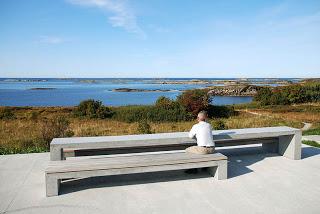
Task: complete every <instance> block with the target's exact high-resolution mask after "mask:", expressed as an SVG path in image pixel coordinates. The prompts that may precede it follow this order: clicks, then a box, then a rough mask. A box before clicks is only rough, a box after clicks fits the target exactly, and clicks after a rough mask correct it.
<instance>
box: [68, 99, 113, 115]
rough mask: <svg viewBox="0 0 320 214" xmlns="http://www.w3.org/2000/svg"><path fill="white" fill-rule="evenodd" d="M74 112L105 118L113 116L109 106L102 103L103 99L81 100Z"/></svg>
mask: <svg viewBox="0 0 320 214" xmlns="http://www.w3.org/2000/svg"><path fill="white" fill-rule="evenodd" d="M74 114H75V115H76V116H78V117H86V118H100V119H104V118H108V117H111V116H112V114H113V113H112V111H111V110H110V109H109V108H108V107H107V106H104V105H102V102H101V101H99V100H92V99H89V100H84V101H81V102H80V104H79V105H78V106H77V108H76V110H75V112H74Z"/></svg>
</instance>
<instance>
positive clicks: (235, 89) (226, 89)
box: [208, 85, 261, 96]
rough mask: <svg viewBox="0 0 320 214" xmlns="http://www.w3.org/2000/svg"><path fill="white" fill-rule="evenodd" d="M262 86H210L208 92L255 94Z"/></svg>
mask: <svg viewBox="0 0 320 214" xmlns="http://www.w3.org/2000/svg"><path fill="white" fill-rule="evenodd" d="M260 88H261V86H256V85H233V86H231V85H230V86H215V87H210V88H208V89H209V92H208V94H211V95H213V96H255V95H256V94H257V92H258V90H259V89H260Z"/></svg>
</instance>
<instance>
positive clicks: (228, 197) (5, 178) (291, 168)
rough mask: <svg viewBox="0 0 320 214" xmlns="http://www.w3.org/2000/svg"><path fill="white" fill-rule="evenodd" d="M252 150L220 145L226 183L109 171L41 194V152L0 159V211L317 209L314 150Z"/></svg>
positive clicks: (319, 168) (177, 174)
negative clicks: (298, 156)
mask: <svg viewBox="0 0 320 214" xmlns="http://www.w3.org/2000/svg"><path fill="white" fill-rule="evenodd" d="M257 152H260V148H238V149H233V150H228V149H223V150H222V153H224V154H226V155H227V156H228V157H229V160H230V162H229V167H228V173H229V178H228V179H227V180H221V181H217V180H214V179H212V178H211V177H210V176H209V175H208V174H207V173H206V172H202V173H200V174H197V175H186V174H184V173H183V172H182V171H172V172H161V173H148V174H137V175H127V176H109V177H97V178H88V179H82V180H74V181H71V182H67V183H63V184H62V186H61V190H62V192H61V195H59V196H56V197H50V198H47V197H45V183H44V169H45V167H46V165H47V163H48V161H49V153H39V154H21V155H5V156H0V213H46V214H50V213H77V214H81V213H130V214H134V213H147V214H149V213H181V214H187V213H290V214H293V213H305V214H307V213H319V210H320V203H319V202H320V199H319V198H320V184H319V180H320V149H317V148H314V147H310V146H306V145H303V148H302V160H290V159H287V158H284V157H282V156H278V155H277V154H263V153H259V154H256V153H257Z"/></svg>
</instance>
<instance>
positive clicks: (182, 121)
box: [0, 81, 320, 154]
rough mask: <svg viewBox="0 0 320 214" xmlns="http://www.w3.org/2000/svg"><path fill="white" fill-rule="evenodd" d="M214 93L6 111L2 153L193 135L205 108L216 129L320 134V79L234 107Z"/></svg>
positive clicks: (0, 116)
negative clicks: (78, 139) (74, 142)
mask: <svg viewBox="0 0 320 214" xmlns="http://www.w3.org/2000/svg"><path fill="white" fill-rule="evenodd" d="M210 90H211V91H210ZM212 90H213V89H196V90H187V91H184V92H183V93H182V94H181V95H179V96H178V97H177V99H176V100H171V99H169V98H166V97H160V98H159V99H158V100H157V101H156V102H155V104H154V105H139V106H121V107H110V106H104V105H103V104H102V103H101V102H100V101H97V100H85V101H82V102H81V103H80V104H79V105H78V106H75V107H0V153H1V154H10V153H27V152H42V151H48V149H49V143H50V141H51V140H52V138H54V137H71V136H102V135H127V134H142V133H161V132H177V131H189V129H190V127H191V126H192V125H193V124H194V123H195V121H194V119H195V116H196V114H197V112H198V111H200V110H207V111H208V113H209V116H210V120H209V122H210V123H211V124H212V125H213V127H214V128H215V129H232V128H249V127H264V126H281V125H286V126H292V127H296V128H302V127H303V126H304V123H310V124H312V125H311V129H310V130H307V131H305V132H304V134H320V82H319V81H306V82H304V83H299V84H291V85H289V86H279V87H256V88H247V90H245V91H253V90H255V91H256V92H255V96H254V101H253V102H252V103H249V104H241V105H240V104H239V105H233V106H215V105H214V104H211V101H212V100H211V99H212Z"/></svg>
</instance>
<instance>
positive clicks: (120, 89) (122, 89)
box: [112, 88, 177, 92]
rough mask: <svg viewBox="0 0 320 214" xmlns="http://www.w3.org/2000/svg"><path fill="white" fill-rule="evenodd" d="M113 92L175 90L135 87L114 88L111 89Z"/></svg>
mask: <svg viewBox="0 0 320 214" xmlns="http://www.w3.org/2000/svg"><path fill="white" fill-rule="evenodd" d="M112 91H113V92H169V91H177V90H171V89H137V88H116V89H112Z"/></svg>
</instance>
